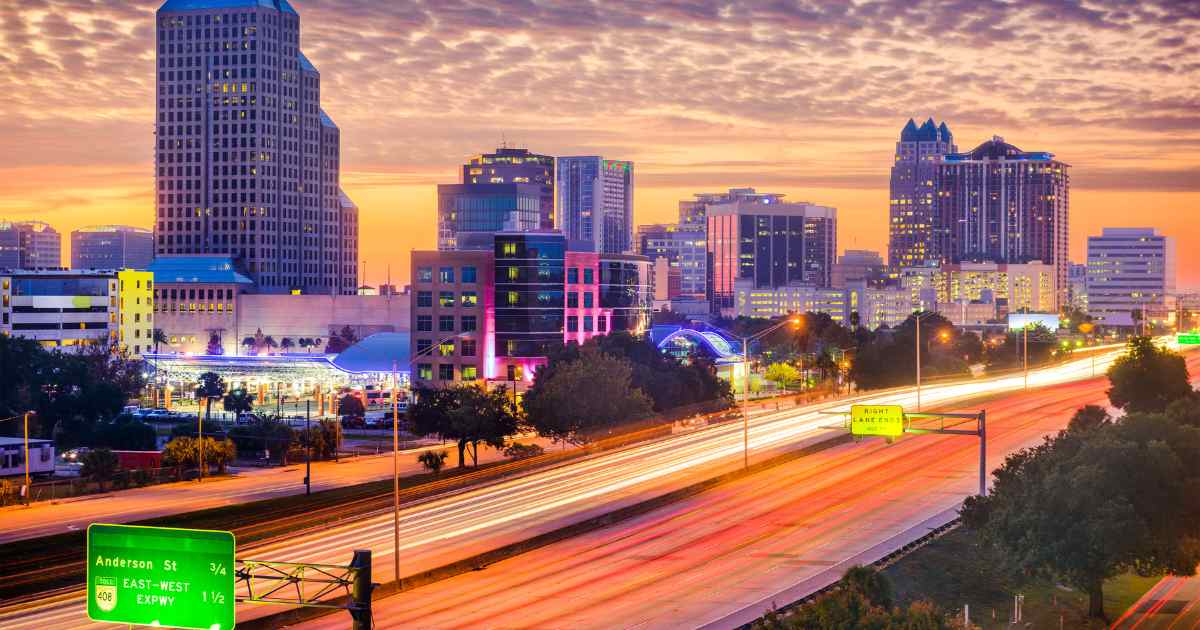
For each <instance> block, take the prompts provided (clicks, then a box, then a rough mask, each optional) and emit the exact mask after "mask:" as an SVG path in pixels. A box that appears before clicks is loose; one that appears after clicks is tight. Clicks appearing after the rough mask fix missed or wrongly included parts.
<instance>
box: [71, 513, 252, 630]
mask: <svg viewBox="0 0 1200 630" xmlns="http://www.w3.org/2000/svg"><path fill="white" fill-rule="evenodd" d="M234 549H235V542H234V538H233V534H232V533H231V532H219V531H210V530H200V529H174V528H170V527H139V526H136V525H104V524H99V523H96V524H93V525H91V526H89V527H88V531H87V614H88V618H89V619H91V620H92V621H102V622H109V623H120V624H134V625H145V626H161V627H169V628H203V629H204V630H228V629H230V628H233V626H234V621H235V617H234V604H235V598H234V564H233V558H234Z"/></svg>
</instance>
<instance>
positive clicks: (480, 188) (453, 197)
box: [437, 184, 542, 250]
mask: <svg viewBox="0 0 1200 630" xmlns="http://www.w3.org/2000/svg"><path fill="white" fill-rule="evenodd" d="M437 191H438V249H441V250H448V249H479V248H483V249H490V248H491V246H492V245H491V243H492V240H491V236H490V235H491V234H493V233H495V232H501V231H504V230H512V231H529V230H536V229H538V225H539V223H540V208H541V194H542V189H541V187H540V186H537V185H534V184H439V185H438V187H437ZM471 234H478V235H479V237H478V238H471V236H470V235H471Z"/></svg>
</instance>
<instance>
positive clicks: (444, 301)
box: [438, 291, 454, 308]
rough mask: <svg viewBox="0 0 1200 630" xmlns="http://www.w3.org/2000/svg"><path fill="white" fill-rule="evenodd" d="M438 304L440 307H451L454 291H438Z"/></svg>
mask: <svg viewBox="0 0 1200 630" xmlns="http://www.w3.org/2000/svg"><path fill="white" fill-rule="evenodd" d="M438 305H439V306H441V307H442V308H453V307H454V292H453V291H440V292H438Z"/></svg>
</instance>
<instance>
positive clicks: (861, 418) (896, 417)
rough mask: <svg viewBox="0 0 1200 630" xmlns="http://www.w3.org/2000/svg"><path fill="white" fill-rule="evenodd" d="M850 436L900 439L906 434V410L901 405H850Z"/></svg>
mask: <svg viewBox="0 0 1200 630" xmlns="http://www.w3.org/2000/svg"><path fill="white" fill-rule="evenodd" d="M850 434H851V435H864V436H866V435H882V436H884V437H890V438H894V437H900V436H901V435H903V434H904V408H903V407H901V406H900V405H850Z"/></svg>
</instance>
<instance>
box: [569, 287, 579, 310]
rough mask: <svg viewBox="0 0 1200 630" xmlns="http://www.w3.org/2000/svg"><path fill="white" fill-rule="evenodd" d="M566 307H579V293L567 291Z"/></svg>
mask: <svg viewBox="0 0 1200 630" xmlns="http://www.w3.org/2000/svg"><path fill="white" fill-rule="evenodd" d="M567 308H579V294H578V293H576V292H574V291H571V292H569V293H567Z"/></svg>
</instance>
